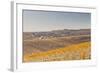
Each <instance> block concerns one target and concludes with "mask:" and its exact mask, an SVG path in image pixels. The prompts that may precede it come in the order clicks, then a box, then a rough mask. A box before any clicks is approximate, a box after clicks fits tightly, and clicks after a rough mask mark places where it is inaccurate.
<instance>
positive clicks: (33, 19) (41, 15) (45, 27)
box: [23, 10, 91, 32]
mask: <svg viewBox="0 0 100 73" xmlns="http://www.w3.org/2000/svg"><path fill="white" fill-rule="evenodd" d="M88 28H91V14H90V13H79V12H60V11H39V10H37V11H36V10H23V32H41V31H52V30H62V29H88Z"/></svg>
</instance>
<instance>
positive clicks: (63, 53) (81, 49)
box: [24, 42, 91, 62]
mask: <svg viewBox="0 0 100 73" xmlns="http://www.w3.org/2000/svg"><path fill="white" fill-rule="evenodd" d="M90 46H91V44H90V42H84V43H80V44H74V45H71V46H68V47H64V48H59V49H55V50H50V51H46V52H40V53H32V54H26V55H24V62H37V61H38V62H39V61H40V62H41V61H60V60H83V59H84V60H85V59H90V55H91V54H90V53H91V52H90Z"/></svg>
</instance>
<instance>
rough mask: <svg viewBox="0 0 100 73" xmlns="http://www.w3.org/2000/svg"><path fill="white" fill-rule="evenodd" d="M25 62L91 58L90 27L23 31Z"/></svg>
mask: <svg viewBox="0 0 100 73" xmlns="http://www.w3.org/2000/svg"><path fill="white" fill-rule="evenodd" d="M23 35H24V36H23V62H45V61H64V60H87V59H91V37H90V29H81V30H56V31H50V32H34V33H33V32H24V33H23Z"/></svg>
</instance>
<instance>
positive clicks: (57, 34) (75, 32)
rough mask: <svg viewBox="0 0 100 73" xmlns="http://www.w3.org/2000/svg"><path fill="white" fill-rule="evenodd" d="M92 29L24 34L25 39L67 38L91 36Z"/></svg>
mask: <svg viewBox="0 0 100 73" xmlns="http://www.w3.org/2000/svg"><path fill="white" fill-rule="evenodd" d="M90 34H91V29H63V30H52V31H45V32H24V33H23V35H24V38H33V37H41V36H42V37H65V36H75V35H90Z"/></svg>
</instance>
